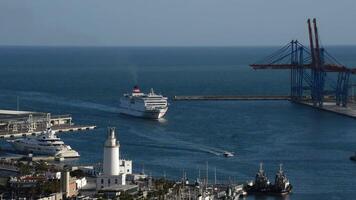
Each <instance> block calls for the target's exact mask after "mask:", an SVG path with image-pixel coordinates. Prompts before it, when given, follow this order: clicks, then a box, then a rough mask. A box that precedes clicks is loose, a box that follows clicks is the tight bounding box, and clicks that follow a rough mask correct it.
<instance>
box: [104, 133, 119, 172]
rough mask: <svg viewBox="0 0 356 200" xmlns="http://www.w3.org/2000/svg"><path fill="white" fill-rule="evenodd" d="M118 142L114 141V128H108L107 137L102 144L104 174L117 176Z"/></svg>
mask: <svg viewBox="0 0 356 200" xmlns="http://www.w3.org/2000/svg"><path fill="white" fill-rule="evenodd" d="M119 149H120V144H119V142H117V141H116V136H115V128H113V127H111V128H109V129H108V137H107V139H106V141H105V144H104V160H103V173H104V175H106V176H117V175H119V173H120V162H119Z"/></svg>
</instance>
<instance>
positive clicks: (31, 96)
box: [3, 92, 119, 113]
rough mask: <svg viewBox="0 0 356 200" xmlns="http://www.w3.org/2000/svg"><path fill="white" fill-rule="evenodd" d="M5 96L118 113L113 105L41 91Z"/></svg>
mask: <svg viewBox="0 0 356 200" xmlns="http://www.w3.org/2000/svg"><path fill="white" fill-rule="evenodd" d="M3 95H5V96H9V95H10V96H14V95H17V96H20V100H28V101H35V102H41V103H47V104H55V105H63V106H71V107H77V108H85V109H92V110H98V111H104V112H110V113H118V111H119V110H118V108H116V107H113V106H107V105H103V104H98V103H93V102H87V101H82V100H73V99H68V98H64V97H59V96H54V95H50V94H47V93H41V92H16V93H14V94H7V95H6V94H3Z"/></svg>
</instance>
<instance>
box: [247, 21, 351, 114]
mask: <svg viewBox="0 0 356 200" xmlns="http://www.w3.org/2000/svg"><path fill="white" fill-rule="evenodd" d="M313 25H314V26H313V29H314V32H313V30H312V25H311V20H310V19H308V31H309V41H310V48H309V49H308V48H306V47H305V46H303V45H302V44H301V43H299V42H298V41H297V40H292V41H291V42H290V43H288V44H287V45H285V46H284V47H282V48H281V49H279V50H278V51H276V52H274V53H273V54H271V55H270V56H268V57H266V58H265V59H263V60H261V61H260V62H258V63H256V64H251V65H250V66H251V67H252V68H253V69H256V70H257V69H289V70H290V75H291V76H290V81H291V88H290V96H291V100H292V101H295V102H302V101H306V100H311V101H312V103H313V105H314V106H318V107H322V106H323V103H324V98H325V97H326V96H327V97H332V98H334V99H335V101H336V105H338V106H344V107H346V106H347V103H348V96H349V93H348V92H349V88H350V85H349V79H350V74H356V69H350V68H347V67H346V66H344V65H342V64H340V62H338V61H337V60H336V59H335V58H334V57H333V56H331V55H330V54H329V53H328V52H327V51H326V50H325V49H324V48H322V47H320V45H319V35H318V28H317V24H316V19H315V18H314V19H313ZM330 73H333V74H331V75H330V76H327V74H330Z"/></svg>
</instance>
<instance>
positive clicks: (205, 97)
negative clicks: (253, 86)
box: [173, 95, 290, 101]
mask: <svg viewBox="0 0 356 200" xmlns="http://www.w3.org/2000/svg"><path fill="white" fill-rule="evenodd" d="M173 100H174V101H193V100H198V101H201V100H214V101H215V100H239V101H260V100H290V96H283V95H276V96H271V95H269V96H261V95H260V96H258V95H192V96H173Z"/></svg>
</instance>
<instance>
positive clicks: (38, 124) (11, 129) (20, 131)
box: [0, 110, 95, 138]
mask: <svg viewBox="0 0 356 200" xmlns="http://www.w3.org/2000/svg"><path fill="white" fill-rule="evenodd" d="M48 124H50V125H51V127H52V130H54V131H58V132H66V131H80V130H88V129H94V128H95V126H91V125H89V126H87V125H75V124H74V123H73V120H72V116H71V115H51V113H44V112H33V111H17V110H0V138H13V137H24V136H28V135H37V134H40V133H42V132H43V131H44V130H46V128H47V125H48Z"/></svg>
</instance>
